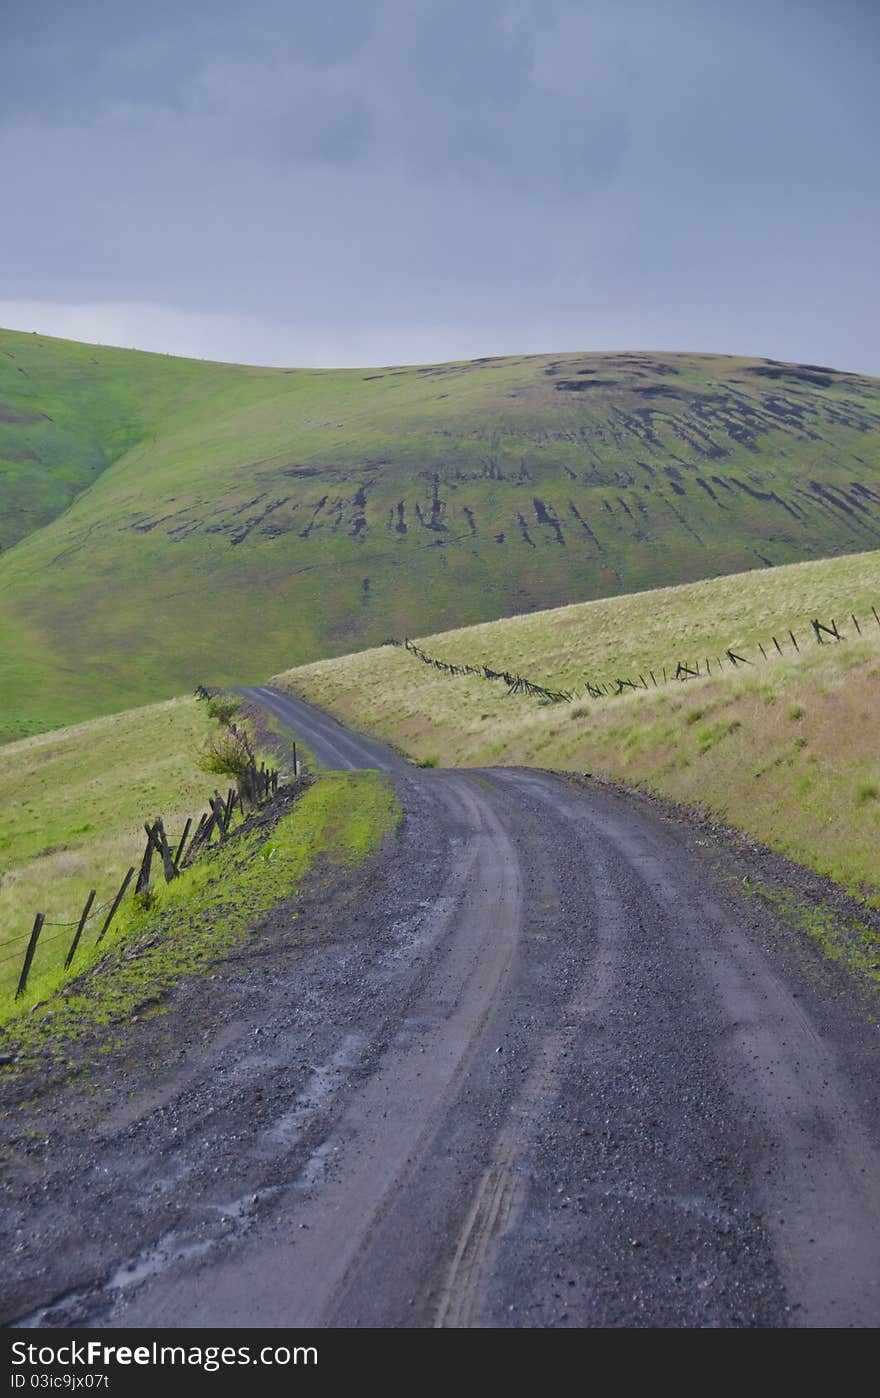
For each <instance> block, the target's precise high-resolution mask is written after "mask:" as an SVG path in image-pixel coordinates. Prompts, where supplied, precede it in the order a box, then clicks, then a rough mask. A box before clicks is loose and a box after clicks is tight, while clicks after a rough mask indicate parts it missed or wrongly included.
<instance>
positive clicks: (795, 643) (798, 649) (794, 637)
mask: <svg viewBox="0 0 880 1398" xmlns="http://www.w3.org/2000/svg"><path fill="white" fill-rule="evenodd" d="M788 634H789V636H790V637H791V644H792V645H793V646H794V648H795V650H796V651H797V652H798V654H800V649H801V648H800V646H799V645H798V643H797V636H796V635H795V634H794V632H793V631H789V633H788Z"/></svg>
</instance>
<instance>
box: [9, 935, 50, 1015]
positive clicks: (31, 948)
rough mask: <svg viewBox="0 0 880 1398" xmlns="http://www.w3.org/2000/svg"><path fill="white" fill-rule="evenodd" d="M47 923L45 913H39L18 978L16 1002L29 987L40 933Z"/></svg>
mask: <svg viewBox="0 0 880 1398" xmlns="http://www.w3.org/2000/svg"><path fill="white" fill-rule="evenodd" d="M45 921H46V914H45V913H37V916H36V917H35V918H34V926H33V930H32V932H31V935H30V938H29V940H28V944H27V951H26V952H25V954H24V965H23V966H22V968H21V975H20V976H19V978H18V989H17V990H16V992H15V998H16V1000H17V999H18V997H19V995H22V994H23V993H24V989H25V986H26V985H27V979H28V974H29V973H30V969H31V962H32V961H33V959H34V952H35V951H36V949H37V942H38V941H39V940H40V933H41V932H42V930H43V923H44V922H45Z"/></svg>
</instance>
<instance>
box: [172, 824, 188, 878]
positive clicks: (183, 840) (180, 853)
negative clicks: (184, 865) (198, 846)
mask: <svg viewBox="0 0 880 1398" xmlns="http://www.w3.org/2000/svg"><path fill="white" fill-rule="evenodd" d="M191 825H192V816H189V817H188V819H187V822H186V825H185V826H184V827H183V834H182V835H181V837H180V844H179V845H178V846H177V853H176V854H175V856H174V867H175V869H179V868H180V861H181V858H182V857H183V851H184V847H185V846H186V837H187V835H188V834H189V831H190V826H191Z"/></svg>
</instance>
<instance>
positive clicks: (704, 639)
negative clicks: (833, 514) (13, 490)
mask: <svg viewBox="0 0 880 1398" xmlns="http://www.w3.org/2000/svg"><path fill="white" fill-rule="evenodd" d="M872 606H876V607H877V610H878V612H880V553H877V552H874V553H866V554H861V555H857V556H854V557H850V558H839V559H832V560H829V561H825V562H815V563H803V564H798V565H793V566H789V567H785V568H779V569H774V570H772V571H768V570H763V571H760V572H753V573H745V574H741V575H738V576H733V577H723V578H716V579H712V580H711V581H707V582H701V583H695V584H689V585H686V586H682V587H676V588H664V589H661V590H659V591H656V592H651V593H648V594H644V593H643V594H640V595H638V596H625V597H615V598H608V599H606V600H603V601H596V602H589V603H586V604H583V605H579V606H570V607H564V608H560V609H559V610H556V611H548V612H542V613H540V614H537V615H532V616H519V617H511V618H508V619H506V620H504V621H499V622H495V623H491V624H486V625H480V626H474V627H470V628H467V629H463V630H460V631H452V632H447V633H446V634H443V635H437V636H429V637H426V638H424V639H423V640H421V642H420V644H421V645H422V646H423V648H424V650H425V651H426V652H427V653H428V654H430V655H432V656H437V657H438V658H441V659H445V660H446V661H447V662H450V663H455V664H460V665H466V664H471V665H480V664H488V665H489V666H490V667H491V668H492V669H498V670H503V669H510V670H512V671H518V672H520V673H523V674H525V675H527V676H528V677H529V678H530V679H534V680H536V681H538V682H540V683H549V684H550V685H551V686H554V687H555V686H561V687H565V688H567V689H571V690H576V691H578V692H577V694H576V695H575V698H574V699H573V701H572V702H569V703H558V704H542V703H540V702H539V701H536V700H535V699H533V698H528V697H526V696H523V695H510V696H508V693H507V688H506V686H505V685H504V683H503V682H499V681H496V680H486V679H483V678H477V677H475V676H451V675H448V674H445V673H443V672H439V671H437V670H436V669H433V668H431V667H429V666H427V665H425V664H423V663H422V662H421V661H420V660H418V659H417V658H416V657H415V656H413V655H412V654H411V653H410V652H408V651H406V650H404V649H402V648H400V647H392V646H384V647H382V648H380V649H378V650H374V651H367V652H361V653H360V654H357V655H351V656H347V657H344V658H338V659H333V660H325V661H321V662H319V663H317V664H313V665H310V666H306V667H303V668H299V669H294V670H291V671H289V672H288V673H287V674H284V675H282V676H280V677H279V680H278V681H277V682H278V683H280V684H281V685H282V686H286V687H288V688H290V689H291V690H292V691H294V692H296V693H298V694H302V695H304V696H305V697H306V698H309V699H312V700H314V701H315V702H317V703H320V704H322V705H324V706H326V707H328V708H330V709H331V710H333V711H334V712H336V713H337V714H338V715H339V716H340V717H342V718H344V719H347V720H348V721H349V722H353V723H354V724H355V725H357V726H359V727H361V728H364V729H366V730H368V731H370V732H373V733H375V734H377V735H379V736H380V737H383V738H386V739H390V740H391V741H392V742H395V743H396V744H397V745H398V746H400V747H401V748H403V749H404V750H405V751H407V752H409V753H410V754H412V755H413V756H414V757H416V758H418V759H420V760H422V761H427V762H429V763H435V762H436V763H439V764H441V765H444V766H454V765H464V766H474V765H480V764H493V765H494V764H500V765H512V764H522V765H527V766H528V765H536V766H540V767H552V768H560V769H567V770H570V771H576V772H584V771H587V772H592V773H594V774H597V775H600V776H605V777H608V778H612V779H617V780H622V781H625V782H627V783H630V784H633V785H638V786H642V787H644V788H646V789H648V790H650V791H652V792H655V793H657V794H660V795H663V796H666V797H669V798H672V799H673V800H676V801H678V802H681V803H683V804H685V805H689V806H697V807H701V808H704V809H706V810H708V811H710V812H712V813H713V814H714V815H716V816H718V817H720V818H722V819H724V820H725V821H727V822H729V823H730V824H732V825H735V826H737V827H738V828H739V829H741V830H744V831H746V832H748V833H749V834H750V835H752V836H754V837H755V838H757V839H759V840H761V841H762V842H764V843H766V844H769V845H771V846H772V847H774V848H775V849H778V850H780V851H782V852H783V853H785V854H788V855H789V856H791V857H792V858H794V859H795V860H797V861H798V862H799V863H801V864H804V865H806V866H807V867H810V868H813V869H815V870H817V871H818V872H820V873H823V874H826V875H828V876H830V877H832V878H834V879H835V880H837V881H838V882H839V883H841V884H842V885H843V886H844V887H846V888H847V889H848V890H849V891H850V892H852V893H853V894H855V895H857V896H858V897H860V898H863V899H865V900H867V901H868V902H870V903H872V904H873V905H875V906H880V877H878V866H877V844H878V840H880V708H878V705H877V692H878V685H880V625H878V624H877V622H876V620H875V617H874V614H873V612H872V610H871V608H872ZM853 613H855V616H856V619H857V620H858V622H859V624H860V626H861V633H860V632H859V630H858V629H857V627H856V625H855V623H854V622H853V620H852V614H853ZM813 617H819V618H820V619H825V621H826V622H828V621H830V619H831V618H832V617H833V618H834V619H835V620H836V622H837V624H838V627H839V630H840V632H841V634H842V635H843V636H844V638H845V639H844V640H842V641H840V642H836V641H833V640H829V641H828V642H827V643H826V644H822V645H817V644H816V640H815V637H814V635H813V632H812V629H811V627H810V620H811V619H812V618H813ZM789 628H791V630H792V631H793V632H794V635H795V637H796V638H797V640H798V643H799V645H800V650H799V651H797V650H795V648H794V646H793V644H792V642H791V640H790V638H789V636H788V630H789ZM773 635H776V636H777V638H778V639H779V640H780V646H781V650H782V654H779V653H778V652H777V650H776V648H775V647H774V645H773V643H772V639H771V638H772V636H773ZM761 644H763V645H764V649H765V651H766V652H767V658H766V659H765V658H764V657H763V656H762V654H761V650H760V646H761ZM728 647H730V648H732V649H733V650H734V651H735V652H736V653H737V654H740V655H741V656H743V657H744V659H746V660H748V661H750V662H751V663H750V664H739V665H737V666H736V667H734V666H732V665H731V664H730V662H729V661H728V662H726V663H725V664H724V667H723V668H722V669H721V670H720V671H719V670H718V668H717V666H716V660H717V656H718V654H719V653H721V655H722V657H723V655H724V651H725V650H726V649H727V648H728ZM706 658H709V660H710V664H711V665H712V666H713V667H716V668H715V669H714V673H712V674H710V675H709V676H706V675H705V659H706ZM677 659H680V660H684V661H689V662H690V665H691V668H693V667H694V666H695V664H696V662H697V660H699V661H700V663H701V667H702V669H703V676H702V677H701V678H699V679H688V680H686V681H684V682H676V681H671V682H670V683H667V684H665V685H663V684H660V685H658V686H657V687H654V685H653V684H651V682H650V680H648V686H649V687H648V688H647V689H642V688H639V689H637V690H634V691H627V692H626V693H625V694H624V695H623V696H622V697H620V698H602V699H599V700H595V699H592V698H590V697H588V696H586V695H585V693H584V685H585V682H586V681H587V679H590V680H591V681H593V682H597V681H606V680H613V679H614V677H615V676H617V675H622V676H624V677H626V676H629V675H632V674H634V673H635V674H636V675H637V674H638V673H640V672H641V673H643V674H645V675H646V676H647V675H649V673H650V671H651V670H653V671H654V672H655V674H656V675H658V676H660V675H662V669H663V666H664V665H665V666H666V667H667V671H668V672H669V673H671V672H672V668H673V667H674V665H675V663H676V660H677Z"/></svg>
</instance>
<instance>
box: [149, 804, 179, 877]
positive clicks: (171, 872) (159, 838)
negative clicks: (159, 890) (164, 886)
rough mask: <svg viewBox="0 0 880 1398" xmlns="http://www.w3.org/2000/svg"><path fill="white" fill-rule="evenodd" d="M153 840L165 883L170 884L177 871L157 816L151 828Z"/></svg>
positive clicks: (166, 837) (163, 827)
mask: <svg viewBox="0 0 880 1398" xmlns="http://www.w3.org/2000/svg"><path fill="white" fill-rule="evenodd" d="M153 838H154V839H155V840H156V842H157V848H158V850H159V854H160V855H161V857H162V867H163V869H164V871H165V882H166V883H170V882H171V880H172V879H176V878H177V870H176V869H175V867H174V861H173V859H172V858H171V850H170V849H169V848H168V836H167V835H166V834H165V825H164V822H163V820H162V817H161V816H159V818H158V820H157V821H156V824H155V825H154V826H153Z"/></svg>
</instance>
